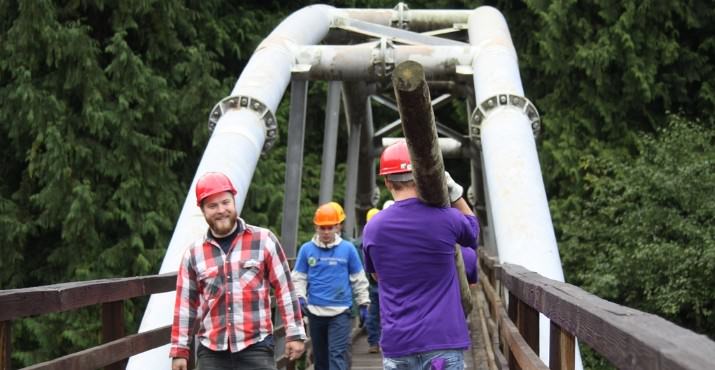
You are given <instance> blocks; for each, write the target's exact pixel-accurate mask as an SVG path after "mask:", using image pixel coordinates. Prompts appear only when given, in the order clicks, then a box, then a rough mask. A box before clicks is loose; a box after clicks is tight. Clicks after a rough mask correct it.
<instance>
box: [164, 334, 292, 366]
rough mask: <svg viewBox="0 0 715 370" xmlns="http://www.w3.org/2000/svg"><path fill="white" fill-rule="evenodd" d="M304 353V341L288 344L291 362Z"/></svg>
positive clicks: (287, 351) (286, 355) (287, 354)
mask: <svg viewBox="0 0 715 370" xmlns="http://www.w3.org/2000/svg"><path fill="white" fill-rule="evenodd" d="M303 351H305V343H303V341H300V340H293V341H290V342H286V351H285V357H286V358H288V360H289V361H295V360H297V359H299V358H300V356H301V355H302V354H303ZM172 370H174V369H172Z"/></svg>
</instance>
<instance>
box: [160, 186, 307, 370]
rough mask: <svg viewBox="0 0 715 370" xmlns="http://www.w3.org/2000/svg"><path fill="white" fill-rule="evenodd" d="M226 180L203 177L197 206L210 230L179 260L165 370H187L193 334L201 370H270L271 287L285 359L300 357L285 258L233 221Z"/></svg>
mask: <svg viewBox="0 0 715 370" xmlns="http://www.w3.org/2000/svg"><path fill="white" fill-rule="evenodd" d="M235 195H236V189H235V188H234V187H233V184H232V183H231V181H230V180H229V178H228V177H227V176H226V175H224V174H222V173H218V172H208V173H206V174H205V175H203V176H202V177H201V178H200V179H199V181H198V182H197V183H196V202H197V204H198V206H199V207H201V212H202V213H203V215H204V217H205V218H206V222H207V223H208V225H209V230H208V232H207V233H206V235H205V236H204V237H203V238H201V239H200V240H198V241H196V242H194V243H193V244H192V245H191V246H190V247H189V248H188V249H187V251H186V253H185V254H184V257H183V260H182V262H181V266H180V268H179V273H178V277H177V282H176V304H175V307H174V323H173V325H172V328H171V352H170V356H171V357H172V358H173V360H172V370H186V369H187V362H188V357H189V352H190V350H191V349H190V348H189V339H190V337H191V336H192V335H193V334H194V330H195V329H198V331H197V333H196V334H197V336H198V342H199V346H198V350H197V358H198V362H199V368H200V369H201V370H223V369H239V368H240V369H242V370H243V369H276V363H275V360H274V354H273V335H272V333H273V324H272V321H271V297H270V293H271V288H273V290H274V291H275V297H276V303H277V305H276V307H277V309H278V311H279V312H280V314H281V317H282V319H283V323H284V325H285V328H286V343H285V356H286V357H287V358H288V359H290V360H295V359H297V358H298V357H300V356H301V354H302V353H303V351H304V343H303V342H304V341H305V329H304V327H303V323H302V317H301V313H300V306H299V305H298V300H297V297H296V294H295V291H294V288H293V284H292V283H291V280H290V270H289V268H288V263H287V261H286V257H285V254H284V253H283V250H282V248H281V246H280V243H279V242H278V240H277V239H276V237H275V235H273V233H272V232H270V231H269V230H267V229H264V228H260V227H256V226H252V225H248V224H246V223H245V222H244V221H243V220H242V219H241V218H239V217H238V215H237V212H236V203H235V199H234V196H235Z"/></svg>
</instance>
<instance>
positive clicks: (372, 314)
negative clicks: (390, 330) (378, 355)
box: [365, 285, 382, 346]
mask: <svg viewBox="0 0 715 370" xmlns="http://www.w3.org/2000/svg"><path fill="white" fill-rule="evenodd" d="M377 291H378V289H377V286H376V285H370V309H369V310H368V312H367V322H366V323H365V328H366V329H367V343H368V344H369V345H371V346H376V345H378V344H380V331H381V330H382V328H381V327H380V300H379V299H380V296H379V295H378V293H377Z"/></svg>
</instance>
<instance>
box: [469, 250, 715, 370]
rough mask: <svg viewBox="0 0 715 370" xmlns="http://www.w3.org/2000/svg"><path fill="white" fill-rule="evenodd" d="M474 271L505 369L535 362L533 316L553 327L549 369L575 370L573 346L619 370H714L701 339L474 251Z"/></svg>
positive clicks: (709, 347) (709, 344) (714, 345)
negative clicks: (506, 362) (497, 336)
mask: <svg viewBox="0 0 715 370" xmlns="http://www.w3.org/2000/svg"><path fill="white" fill-rule="evenodd" d="M479 263H480V266H481V268H480V271H479V278H480V285H481V287H482V291H483V293H484V296H485V298H486V299H487V301H488V302H489V308H490V311H491V317H490V318H488V320H491V319H493V320H494V322H495V323H496V324H497V326H498V328H495V329H496V330H498V331H499V332H500V333H501V341H502V345H504V344H506V346H505V347H503V352H504V354H505V355H509V354H511V356H512V357H511V360H510V361H509V366H510V369H518V368H522V369H526V368H533V366H535V365H537V364H535V363H534V361H536V360H537V359H538V358H536V357H534V356H532V354H535V351H531V353H529V352H530V351H527V349H526V348H525V346H524V345H523V343H529V344H530V346H531V348H532V349H538V345H539V343H538V330H537V329H536V328H538V320H539V319H538V317H539V315H538V314H537V313H542V314H544V315H545V316H546V317H548V318H549V319H550V320H551V330H550V337H551V339H550V344H549V348H550V350H549V352H550V356H549V359H550V360H549V362H550V363H549V368H550V369H554V370H557V369H558V370H566V369H574V366H575V359H574V352H575V338H578V339H579V340H580V341H582V342H583V343H585V344H587V345H589V346H590V347H591V348H592V349H594V350H595V351H596V352H598V353H599V354H601V355H602V356H603V357H605V358H606V359H607V360H608V361H609V362H610V363H611V364H612V365H614V366H616V367H617V368H623V369H634V368H638V369H676V370H678V369H715V357H713V356H712V354H713V353H715V342H713V341H712V340H710V339H709V338H707V337H705V336H703V335H699V334H696V333H693V332H692V331H690V330H687V329H685V328H681V327H679V326H677V325H675V324H673V323H671V322H668V321H666V320H664V319H662V318H660V317H658V316H656V315H652V314H648V313H645V312H641V311H638V310H635V309H632V308H628V307H625V306H621V305H618V304H615V303H612V302H608V301H606V300H603V299H601V298H599V297H597V296H594V295H593V294H590V293H588V292H586V291H584V290H582V289H580V288H578V287H576V286H573V285H570V284H566V283H563V282H559V281H555V280H551V279H548V278H546V277H543V276H541V275H539V274H537V273H535V272H532V271H529V270H527V269H525V268H523V267H521V266H519V265H514V264H509V263H504V264H500V263H499V262H498V260H497V259H496V258H495V257H493V256H492V255H490V254H489V253H488V252H486V251H485V250H483V249H480V250H479ZM495 285H497V286H499V288H496V287H495ZM502 288H503V289H505V290H507V291H508V293H509V294H508V295H509V297H508V298H509V299H508V302H509V310H508V311H509V313H511V315H510V316H511V318H510V317H508V316H507V315H508V314H507V310H506V308H505V305H504V304H503V298H505V297H504V295H503V294H504V293H502V292H501V289H502ZM492 330H493V329H492V328H490V331H492ZM524 338H526V339H524ZM515 344H516V345H515ZM527 347H528V346H527ZM495 349H497V348H495ZM507 352H509V353H507ZM497 355H499V353H498V352H497ZM538 366H539V367H538V368H542V367H543V366H544V365H543V364H542V363H539V364H538Z"/></svg>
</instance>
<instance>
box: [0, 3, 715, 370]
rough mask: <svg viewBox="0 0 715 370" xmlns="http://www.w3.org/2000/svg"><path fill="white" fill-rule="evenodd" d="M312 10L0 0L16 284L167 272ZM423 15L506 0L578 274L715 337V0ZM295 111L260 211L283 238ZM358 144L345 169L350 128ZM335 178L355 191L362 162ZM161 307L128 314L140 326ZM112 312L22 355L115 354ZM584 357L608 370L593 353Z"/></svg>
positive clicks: (3, 214)
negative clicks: (195, 202) (267, 67)
mask: <svg viewBox="0 0 715 370" xmlns="http://www.w3.org/2000/svg"><path fill="white" fill-rule="evenodd" d="M312 3H313V2H311V1H290V2H280V1H273V2H264V1H260V2H259V1H240V2H239V1H218V0H201V1H194V0H160V1H159V0H156V1H153V0H144V1H142V0H136V1H108V0H107V1H103V0H94V1H83V0H66V1H59V0H56V1H47V0H26V1H16V0H0V15H1V16H0V158H2V162H3V163H2V166H0V179H2V180H0V256H1V257H0V289H11V288H20V287H32V286H38V285H45V284H53V283H59V282H67V281H77V280H88V279H97V278H106V277H121V276H135V275H146V274H154V273H156V272H157V271H158V269H159V265H160V263H161V260H162V257H163V254H164V250H165V248H166V246H167V244H168V241H169V238H170V237H171V234H172V231H173V225H174V223H175V221H176V219H177V217H178V213H179V211H180V207H181V205H182V203H183V200H184V198H185V196H186V192H187V189H188V188H189V185H190V181H191V179H192V178H193V175H194V171H195V169H196V167H197V164H198V162H199V160H200V156H201V154H202V152H203V148H204V146H205V144H206V142H207V139H208V131H207V129H206V125H207V117H208V112H209V110H210V109H211V107H213V105H214V104H215V103H216V102H218V101H219V100H220V99H222V98H223V97H225V96H226V95H228V94H229V93H230V91H231V89H232V88H233V86H234V84H235V81H236V79H237V77H238V76H239V74H240V73H241V70H242V67H243V65H245V63H246V62H247V60H248V58H249V57H250V56H251V53H252V52H253V50H254V49H255V48H256V46H257V45H258V43H259V42H260V41H261V40H262V39H263V38H264V37H265V36H266V35H268V34H269V33H270V31H271V30H272V29H273V28H274V27H275V26H276V25H277V24H278V23H279V22H280V21H281V20H282V19H283V18H285V17H286V16H287V15H289V14H290V13H292V12H293V11H295V10H297V9H299V8H301V7H303V6H307V5H310V4H312ZM332 5H335V6H336V7H350V8H392V7H394V6H395V5H396V2H388V1H337V2H334V3H333V4H332ZM408 5H409V6H410V8H411V9H425V8H426V9H429V8H432V9H440V8H454V9H470V8H475V7H477V6H480V5H492V6H495V7H497V8H498V9H500V10H501V11H502V12H503V13H504V15H505V17H506V18H507V21H508V23H509V26H510V29H511V34H512V38H513V39H514V43H515V46H516V49H517V52H518V54H519V60H520V69H521V73H522V79H523V83H524V87H525V90H526V95H527V97H528V98H530V99H531V100H532V101H533V102H534V103H535V105H536V106H537V108H538V109H539V111H540V113H541V115H542V126H543V128H542V134H541V136H540V137H539V139H538V149H539V155H540V159H541V165H542V171H543V176H544V181H545V183H546V187H547V192H548V197H549V201H550V207H551V212H552V217H553V221H554V226H555V227H556V232H557V238H558V241H559V248H560V252H561V257H562V260H563V264H564V272H565V275H566V279H567V281H568V282H570V283H573V284H576V285H579V286H581V287H583V288H584V289H586V290H588V291H590V292H593V293H595V294H597V295H599V296H600V297H602V298H605V299H608V300H611V301H614V302H617V303H620V304H624V305H628V306H630V307H634V308H637V309H640V310H644V311H647V312H651V313H655V314H658V315H660V316H663V317H665V318H667V319H668V320H671V321H673V322H675V323H677V324H679V325H682V326H685V327H687V328H690V329H692V330H694V331H696V332H699V333H703V334H706V335H708V336H709V337H711V338H715V317H714V316H713V310H714V309H715V242H714V239H715V226H714V222H713V220H714V219H715V171H714V164H715V127H714V126H713V123H714V119H713V116H714V115H715V37H714V36H715V23H713V22H712V20H713V19H715V8H713V6H712V5H713V4H712V2H711V1H705V0H691V1H672V2H665V1H635V0H618V1H615V0H589V1H576V0H566V1H543V0H527V1H507V0H503V1H484V2H480V1H410V2H408ZM324 91H325V84H324V83H311V87H310V93H311V103H313V104H310V105H309V106H310V107H311V109H310V111H309V116H308V122H307V133H306V149H305V151H306V157H305V160H304V169H303V171H304V172H303V192H302V209H301V215H302V219H301V234H300V240H305V239H307V238H308V237H309V236H310V234H311V232H312V231H311V230H312V227H311V215H312V212H313V210H314V207H315V206H316V203H317V199H318V189H319V185H318V182H319V179H320V153H321V145H322V127H323V122H324V118H323V117H324V112H323V111H322V106H323V104H324V101H325V98H324ZM286 96H287V94H286ZM287 101H288V99H284V102H283V104H282V105H281V108H280V109H279V110H278V112H276V113H277V117H278V119H279V127H280V129H281V132H280V139H279V141H278V143H277V145H276V147H274V148H273V149H272V150H271V151H270V152H269V153H268V154H267V155H266V156H264V157H263V158H262V160H261V161H260V163H259V165H258V168H257V170H256V172H255V175H254V178H253V182H252V186H251V189H250V190H249V193H248V196H247V199H246V203H245V207H244V210H243V213H242V215H243V216H244V217H245V218H246V219H247V220H248V221H249V222H251V223H254V224H258V225H262V226H266V227H269V228H271V229H273V230H274V231H275V232H276V233H277V234H278V233H279V231H280V220H281V217H282V215H281V206H282V201H283V199H282V192H283V176H284V173H285V164H284V158H285V153H286V150H285V139H286V136H287V135H286V126H287ZM460 118H461V119H463V118H464V117H455V119H460ZM341 127H342V128H341V129H342V130H343V131H344V130H345V128H344V125H341ZM338 147H339V148H342V149H340V152H339V153H338V162H339V163H340V162H341V161H344V159H345V151H344V148H345V147H346V141H345V135H344V132H343V134H341V137H340V142H339V145H338ZM457 171H459V168H458V169H457ZM337 174H338V178H337V179H336V198H337V200H338V201H341V200H342V198H341V196H342V193H343V190H344V186H343V185H342V184H344V166H342V165H340V166H339V167H338V172H337ZM458 176H459V175H458ZM144 304H145V302H144V300H136V301H132V302H131V303H130V304H129V305H127V308H126V310H125V315H126V322H127V326H128V328H127V330H128V331H129V332H132V331H135V330H136V328H137V326H138V322H139V320H141V316H142V313H143V311H142V309H143V306H144ZM98 311H99V309H98V308H96V309H85V310H81V311H79V312H74V313H63V314H53V315H46V316H42V317H38V318H31V319H25V320H21V321H19V322H16V323H15V324H14V326H13V334H14V352H13V360H14V365H15V366H17V367H21V366H23V365H28V364H32V363H36V362H39V361H42V360H46V359H49V358H53V357H56V356H60V355H62V354H66V353H69V352H71V351H75V350H79V349H83V348H87V347H89V346H92V345H95V344H97V343H98V342H99V332H100V330H99V319H98V317H99V312H98ZM167 314H170V313H168V312H167ZM586 360H587V364H586V365H587V368H601V367H605V365H604V364H603V363H602V360H600V359H598V358H597V357H595V356H592V355H591V354H589V353H588V351H587V350H586Z"/></svg>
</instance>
